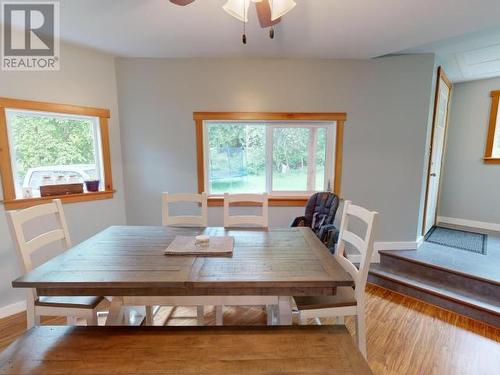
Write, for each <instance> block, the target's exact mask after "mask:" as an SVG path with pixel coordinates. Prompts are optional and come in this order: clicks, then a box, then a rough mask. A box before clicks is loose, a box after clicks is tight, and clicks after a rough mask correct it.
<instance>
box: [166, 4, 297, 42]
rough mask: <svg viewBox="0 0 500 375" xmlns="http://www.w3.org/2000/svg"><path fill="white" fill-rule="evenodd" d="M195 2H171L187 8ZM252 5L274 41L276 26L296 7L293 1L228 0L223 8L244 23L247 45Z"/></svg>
mask: <svg viewBox="0 0 500 375" xmlns="http://www.w3.org/2000/svg"><path fill="white" fill-rule="evenodd" d="M194 1H195V0H170V2H171V3H173V4H176V5H180V6H186V5H189V4H191V3H192V2H194ZM250 3H254V4H255V8H256V9H257V16H258V18H259V24H260V27H262V28H266V27H270V29H269V37H270V38H271V39H274V25H276V24H277V23H279V22H280V21H281V17H282V16H284V15H285V14H286V13H288V12H289V11H291V10H292V9H293V8H294V7H295V5H297V4H296V3H295V1H293V0H227V1H226V3H225V4H224V5H223V6H222V9H224V10H225V11H226V12H227V13H228V14H230V15H231V16H233V17H234V18H236V19H238V20H240V21H241V22H243V36H242V42H243V44H246V43H247V37H246V32H245V23H246V22H248V8H249V7H250Z"/></svg>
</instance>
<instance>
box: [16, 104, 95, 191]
mask: <svg viewBox="0 0 500 375" xmlns="http://www.w3.org/2000/svg"><path fill="white" fill-rule="evenodd" d="M8 126H9V132H10V137H11V138H10V142H11V147H12V150H13V158H12V162H13V168H14V173H15V180H16V181H15V183H16V196H17V198H22V197H23V188H31V189H32V194H33V196H35V197H36V196H40V186H41V185H43V184H66V183H72V182H83V181H85V180H95V179H99V175H98V170H99V168H98V167H97V166H98V162H97V160H98V157H97V156H96V154H95V150H96V147H95V144H94V119H92V118H80V117H64V116H52V115H49V114H47V115H40V114H37V113H33V112H27V111H26V112H25V111H22V112H21V111H8ZM101 185H102V186H103V185H104V184H101Z"/></svg>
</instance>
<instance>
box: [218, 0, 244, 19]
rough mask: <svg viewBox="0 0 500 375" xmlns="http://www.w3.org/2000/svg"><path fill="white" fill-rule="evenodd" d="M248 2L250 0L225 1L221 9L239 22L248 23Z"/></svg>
mask: <svg viewBox="0 0 500 375" xmlns="http://www.w3.org/2000/svg"><path fill="white" fill-rule="evenodd" d="M250 2H251V1H250V0H227V1H226V3H225V4H224V5H223V6H222V9H224V10H225V11H226V12H227V13H228V14H229V15H231V16H233V17H234V18H236V19H238V20H240V21H241V22H248V8H249V7H250Z"/></svg>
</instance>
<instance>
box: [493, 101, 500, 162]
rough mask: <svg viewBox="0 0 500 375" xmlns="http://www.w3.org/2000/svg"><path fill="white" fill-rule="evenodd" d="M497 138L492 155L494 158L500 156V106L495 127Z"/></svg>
mask: <svg viewBox="0 0 500 375" xmlns="http://www.w3.org/2000/svg"><path fill="white" fill-rule="evenodd" d="M495 133H496V134H495V138H494V142H493V151H492V154H491V156H492V157H494V158H499V157H500V107H499V108H498V114H497V124H496V128H495Z"/></svg>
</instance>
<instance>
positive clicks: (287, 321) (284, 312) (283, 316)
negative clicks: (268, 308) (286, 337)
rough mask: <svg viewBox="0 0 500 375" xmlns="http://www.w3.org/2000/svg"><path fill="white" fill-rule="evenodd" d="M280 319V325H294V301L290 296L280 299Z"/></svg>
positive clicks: (280, 297)
mask: <svg viewBox="0 0 500 375" xmlns="http://www.w3.org/2000/svg"><path fill="white" fill-rule="evenodd" d="M278 309H279V318H278V324H279V325H281V326H290V325H292V301H291V297H290V296H279V297H278Z"/></svg>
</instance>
